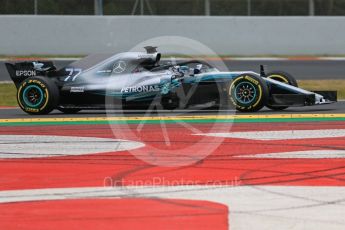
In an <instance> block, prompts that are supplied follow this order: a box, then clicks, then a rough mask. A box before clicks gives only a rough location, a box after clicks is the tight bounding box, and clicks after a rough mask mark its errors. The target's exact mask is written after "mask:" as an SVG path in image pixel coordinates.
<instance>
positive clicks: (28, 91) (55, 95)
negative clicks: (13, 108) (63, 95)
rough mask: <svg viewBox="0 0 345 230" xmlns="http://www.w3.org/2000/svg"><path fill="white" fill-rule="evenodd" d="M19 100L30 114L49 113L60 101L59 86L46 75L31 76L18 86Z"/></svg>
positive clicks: (19, 103) (24, 109)
mask: <svg viewBox="0 0 345 230" xmlns="http://www.w3.org/2000/svg"><path fill="white" fill-rule="evenodd" d="M17 101H18V105H19V106H20V108H21V109H22V110H23V111H24V112H26V113H28V114H48V113H49V112H51V111H52V110H53V109H55V108H56V106H57V104H58V101H59V91H58V88H57V86H56V85H55V84H54V82H52V81H51V80H50V79H48V78H45V77H31V78H28V79H26V80H24V81H22V82H21V83H20V84H19V86H18V91H17Z"/></svg>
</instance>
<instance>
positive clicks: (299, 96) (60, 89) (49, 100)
mask: <svg viewBox="0 0 345 230" xmlns="http://www.w3.org/2000/svg"><path fill="white" fill-rule="evenodd" d="M145 49H146V52H126V53H120V54H116V55H108V56H104V55H90V56H87V57H86V58H84V59H81V60H79V61H76V62H73V63H72V64H70V65H68V66H67V67H65V68H62V69H60V70H57V69H56V68H55V66H54V64H53V63H52V62H46V61H30V62H19V63H6V67H7V70H8V72H9V74H10V76H11V78H12V80H13V82H14V83H15V85H16V87H17V100H18V104H19V106H20V107H21V108H22V109H23V110H24V111H25V112H27V113H29V114H47V113H49V112H51V111H52V110H54V109H58V110H60V111H62V112H64V113H76V112H78V111H80V110H82V109H106V108H118V109H131V108H140V109H141V108H143V109H147V108H149V107H150V106H151V107H152V106H154V107H155V108H163V109H167V110H173V109H177V108H178V109H183V108H187V107H189V106H192V105H210V106H218V107H219V108H228V106H229V105H230V106H234V107H235V108H236V109H237V110H239V111H242V112H254V111H258V110H260V109H261V108H263V107H264V106H267V107H268V108H270V109H273V110H283V109H286V108H288V107H290V106H310V105H320V104H328V103H332V102H335V101H336V100H337V98H336V97H337V96H336V92H335V91H322V92H321V91H319V92H310V91H307V90H304V89H301V88H298V86H297V82H296V80H295V79H294V78H293V77H292V76H291V75H289V74H287V73H284V72H281V71H277V72H271V73H267V74H266V73H265V71H264V69H263V67H262V66H261V70H260V73H256V72H252V71H241V72H222V71H219V70H218V69H216V68H215V67H213V66H212V65H210V64H209V63H207V62H204V61H198V60H190V61H184V62H180V63H174V64H171V63H167V64H161V63H160V58H161V54H160V53H158V52H157V50H156V47H145Z"/></svg>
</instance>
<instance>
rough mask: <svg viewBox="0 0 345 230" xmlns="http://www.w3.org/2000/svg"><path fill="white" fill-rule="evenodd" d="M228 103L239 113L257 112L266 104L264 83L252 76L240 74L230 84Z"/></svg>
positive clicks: (265, 85)
mask: <svg viewBox="0 0 345 230" xmlns="http://www.w3.org/2000/svg"><path fill="white" fill-rule="evenodd" d="M228 95H229V97H230V98H229V99H230V100H229V101H230V102H231V103H232V104H233V105H234V106H235V108H236V109H237V110H238V111H241V112H256V111H259V110H260V109H261V108H262V107H263V106H264V105H265V104H266V102H267V99H268V87H267V84H266V82H265V81H264V80H263V79H262V78H261V77H257V76H255V75H252V74H242V75H240V76H238V77H236V78H235V79H234V80H233V82H232V83H231V84H230V87H229V91H228Z"/></svg>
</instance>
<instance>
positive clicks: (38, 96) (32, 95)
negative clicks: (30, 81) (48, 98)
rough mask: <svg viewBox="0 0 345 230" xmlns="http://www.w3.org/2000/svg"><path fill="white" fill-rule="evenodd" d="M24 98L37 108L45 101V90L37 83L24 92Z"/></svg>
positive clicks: (26, 102)
mask: <svg viewBox="0 0 345 230" xmlns="http://www.w3.org/2000/svg"><path fill="white" fill-rule="evenodd" d="M23 100H24V103H25V104H26V105H27V106H30V107H33V108H36V107H38V106H39V105H41V103H42V101H43V91H42V89H41V88H40V87H38V86H36V85H30V86H28V87H26V88H25V90H24V92H23Z"/></svg>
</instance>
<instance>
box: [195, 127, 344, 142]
mask: <svg viewBox="0 0 345 230" xmlns="http://www.w3.org/2000/svg"><path fill="white" fill-rule="evenodd" d="M197 135H205V136H212V137H223V138H242V139H251V140H262V141H267V140H294V139H310V138H332V137H345V129H320V130H284V131H253V132H230V133H203V134H197Z"/></svg>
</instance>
